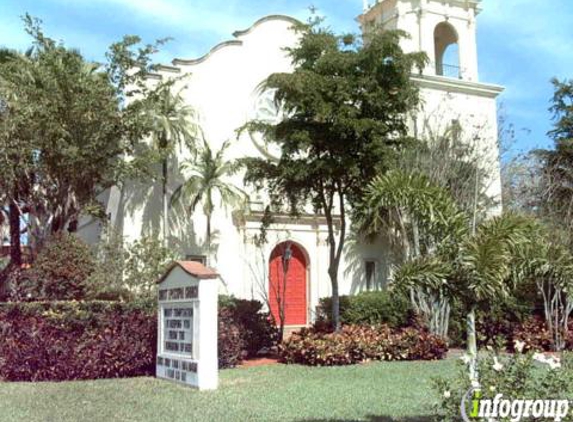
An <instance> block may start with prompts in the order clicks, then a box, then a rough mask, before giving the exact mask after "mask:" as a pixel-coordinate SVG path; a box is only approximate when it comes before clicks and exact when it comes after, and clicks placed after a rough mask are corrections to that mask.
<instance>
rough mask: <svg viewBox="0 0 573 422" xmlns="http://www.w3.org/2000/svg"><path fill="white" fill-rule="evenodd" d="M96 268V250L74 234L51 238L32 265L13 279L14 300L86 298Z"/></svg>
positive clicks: (57, 235) (11, 284) (11, 294)
mask: <svg viewBox="0 0 573 422" xmlns="http://www.w3.org/2000/svg"><path fill="white" fill-rule="evenodd" d="M94 270H95V262H94V257H93V254H92V251H91V249H90V247H89V246H88V245H86V244H85V243H84V242H82V241H81V240H80V239H78V238H77V237H76V236H74V235H72V234H64V233H59V234H56V235H54V236H53V237H52V238H50V239H49V241H48V243H47V245H46V246H45V247H44V248H43V249H42V251H41V252H40V254H39V255H38V257H37V258H36V260H35V261H34V264H33V266H32V267H31V268H29V269H26V270H21V271H17V272H16V273H15V274H14V275H13V276H12V278H11V280H10V286H9V289H10V292H9V297H10V299H11V300H14V301H16V300H33V301H42V300H83V299H85V298H86V295H87V279H88V278H89V277H90V275H91V274H92V273H93V272H94Z"/></svg>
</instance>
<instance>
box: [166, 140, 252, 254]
mask: <svg viewBox="0 0 573 422" xmlns="http://www.w3.org/2000/svg"><path fill="white" fill-rule="evenodd" d="M229 145H230V142H229V141H226V142H224V143H223V146H222V147H221V149H220V150H219V151H217V152H213V151H212V150H211V147H210V146H209V144H208V143H207V141H206V140H205V138H203V147H202V149H201V150H200V151H199V154H198V157H197V160H186V161H185V162H183V163H182V164H181V167H180V170H181V172H182V173H183V174H184V175H187V180H186V181H185V182H184V183H183V184H182V185H181V186H179V187H178V188H177V190H175V192H174V193H173V197H172V199H171V202H172V203H176V202H182V201H184V200H185V201H188V202H187V203H188V204H189V210H190V212H194V211H195V209H196V207H197V205H198V204H199V203H200V202H202V203H203V212H204V213H205V216H206V217H207V230H206V236H205V239H206V243H207V251H209V252H210V250H211V217H212V215H213V211H214V209H215V206H214V196H215V194H217V195H218V196H219V198H220V206H222V207H224V208H227V207H228V206H239V205H241V204H242V202H243V201H244V200H245V198H246V194H245V192H244V191H243V190H241V189H240V188H238V187H236V186H234V185H233V184H231V183H229V182H228V181H227V178H228V177H229V176H232V175H233V174H235V173H236V172H237V170H238V168H239V166H238V164H237V163H236V162H233V161H228V160H226V159H225V153H226V151H227V149H228V148H229Z"/></svg>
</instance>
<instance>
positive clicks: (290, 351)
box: [279, 325, 448, 366]
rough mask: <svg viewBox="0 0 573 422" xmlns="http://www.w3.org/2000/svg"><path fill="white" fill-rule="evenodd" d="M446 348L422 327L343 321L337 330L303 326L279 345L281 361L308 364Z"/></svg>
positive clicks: (437, 354) (428, 354)
mask: <svg viewBox="0 0 573 422" xmlns="http://www.w3.org/2000/svg"><path fill="white" fill-rule="evenodd" d="M447 351H448V346H447V344H446V342H445V341H444V340H443V339H441V338H440V337H437V336H434V335H432V334H430V333H428V332H427V331H425V330H421V329H417V328H406V329H403V330H397V329H391V328H389V327H388V326H386V325H379V326H359V325H347V326H344V327H343V328H342V330H341V331H340V332H339V333H327V332H320V331H316V330H312V329H303V330H301V331H300V332H298V333H294V334H293V335H292V336H291V337H290V338H289V339H288V340H287V341H285V342H284V343H283V344H282V345H281V346H280V349H279V352H280V356H281V359H282V360H283V361H284V362H285V363H298V364H302V365H311V366H337V365H351V364H355V363H360V362H364V361H368V360H386V361H391V360H435V359H443V358H444V357H445V355H446V353H447Z"/></svg>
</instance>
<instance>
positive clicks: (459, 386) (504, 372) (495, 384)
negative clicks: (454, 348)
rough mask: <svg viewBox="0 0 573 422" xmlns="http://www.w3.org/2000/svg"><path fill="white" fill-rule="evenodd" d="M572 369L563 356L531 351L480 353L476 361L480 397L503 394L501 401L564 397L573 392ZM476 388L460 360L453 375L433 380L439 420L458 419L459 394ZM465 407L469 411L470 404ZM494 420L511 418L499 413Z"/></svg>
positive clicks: (460, 397) (486, 397)
mask: <svg viewBox="0 0 573 422" xmlns="http://www.w3.org/2000/svg"><path fill="white" fill-rule="evenodd" d="M535 360H539V361H540V362H542V363H543V365H541V366H540V365H539V364H536V362H535ZM572 371H573V365H572V361H571V358H570V356H567V355H565V357H564V359H563V361H562V362H560V361H559V360H558V359H556V358H548V357H546V356H542V355H536V354H533V353H528V354H525V355H522V354H516V355H513V356H506V357H504V358H501V357H498V356H496V355H494V354H488V355H484V356H482V357H481V358H480V359H479V361H478V374H479V387H480V388H479V389H480V393H481V399H482V400H484V399H485V400H488V399H489V400H493V399H494V398H495V396H497V395H498V394H503V399H504V400H505V399H509V400H512V399H522V400H551V399H555V400H560V399H567V398H568V397H570V395H571V393H573V377H572V376H571V375H572ZM476 387H477V386H476V385H474V386H472V384H471V383H470V378H469V376H468V368H467V366H466V365H465V364H463V363H462V362H460V364H459V370H458V373H457V376H454V377H448V378H441V379H437V380H436V381H435V382H434V388H435V390H436V393H437V396H438V399H439V402H438V404H437V409H436V410H437V413H438V414H439V420H440V421H445V422H454V421H456V422H457V421H459V420H460V419H461V412H460V403H461V402H462V397H463V396H464V395H465V394H466V393H468V392H469V391H470V389H472V388H476ZM470 400H471V398H470ZM467 409H468V411H470V410H471V403H469V404H468V408H467ZM476 420H478V419H476ZM495 420H497V421H500V422H509V421H510V420H512V419H511V417H510V416H509V417H501V416H500V417H496V418H495ZM532 420H540V419H533V418H532ZM543 420H545V419H543Z"/></svg>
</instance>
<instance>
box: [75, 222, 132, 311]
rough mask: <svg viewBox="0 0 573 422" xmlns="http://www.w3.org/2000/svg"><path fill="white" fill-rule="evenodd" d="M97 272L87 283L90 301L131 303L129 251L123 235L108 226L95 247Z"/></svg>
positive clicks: (95, 271)
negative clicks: (127, 283)
mask: <svg viewBox="0 0 573 422" xmlns="http://www.w3.org/2000/svg"><path fill="white" fill-rule="evenodd" d="M94 257H95V261H96V265H95V270H94V272H93V273H92V274H91V276H90V277H89V279H88V280H87V282H86V285H87V296H88V299H90V300H121V301H130V300H132V299H133V293H132V292H131V291H129V289H128V287H127V285H126V283H125V262H126V260H127V259H128V257H129V249H128V248H127V247H126V245H125V241H124V238H123V236H122V235H121V233H119V232H117V231H116V230H114V229H113V228H112V227H110V226H109V225H106V226H105V227H104V229H103V232H102V234H101V236H100V239H99V241H98V242H97V243H96V245H95V246H94Z"/></svg>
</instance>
